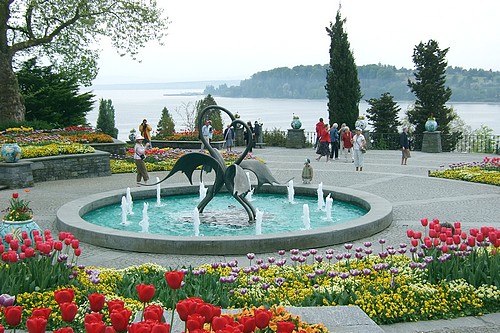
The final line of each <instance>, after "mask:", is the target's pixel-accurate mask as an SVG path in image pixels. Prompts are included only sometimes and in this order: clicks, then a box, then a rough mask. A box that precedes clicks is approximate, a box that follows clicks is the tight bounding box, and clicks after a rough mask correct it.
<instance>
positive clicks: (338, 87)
mask: <svg viewBox="0 0 500 333" xmlns="http://www.w3.org/2000/svg"><path fill="white" fill-rule="evenodd" d="M344 22H345V20H343V19H342V18H341V16H340V8H339V10H337V16H336V17H335V23H332V22H330V27H329V28H328V27H327V28H326V31H327V33H328V35H329V36H330V39H331V41H330V66H329V68H328V69H327V71H326V85H325V89H326V94H327V96H328V113H329V120H330V121H329V123H330V124H333V123H334V122H336V123H339V124H342V123H346V124H347V126H349V127H350V128H354V123H355V122H356V119H357V118H358V115H359V101H360V99H361V88H360V84H359V80H358V72H357V68H356V64H355V62H354V56H353V54H352V52H351V50H350V45H349V40H348V38H347V33H346V32H345V31H344Z"/></svg>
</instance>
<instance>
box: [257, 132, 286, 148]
mask: <svg viewBox="0 0 500 333" xmlns="http://www.w3.org/2000/svg"><path fill="white" fill-rule="evenodd" d="M262 138H263V141H264V142H265V143H266V145H267V146H272V147H286V132H285V131H282V130H280V129H279V128H276V127H275V128H273V129H272V130H270V131H269V130H265V131H263V132H262Z"/></svg>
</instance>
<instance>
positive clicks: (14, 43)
mask: <svg viewBox="0 0 500 333" xmlns="http://www.w3.org/2000/svg"><path fill="white" fill-rule="evenodd" d="M167 25H168V22H167V18H165V17H163V15H162V10H161V9H160V8H158V7H157V5H156V1H155V0H148V1H145V0H1V1H0V119H4V120H16V121H22V120H24V118H25V107H24V103H23V100H22V97H21V93H20V91H19V85H18V81H17V78H16V75H15V72H14V69H15V67H16V59H18V58H22V57H26V56H31V55H41V56H43V59H47V60H48V61H49V62H50V64H51V65H53V66H54V68H55V69H56V70H57V71H58V72H65V73H67V74H69V75H72V76H73V77H75V78H77V79H78V81H79V82H80V83H83V84H90V82H91V80H92V79H94V78H95V76H96V75H97V59H98V54H99V50H98V47H97V44H98V43H99V42H101V41H102V40H104V41H106V42H107V41H108V40H109V41H110V43H111V45H112V46H113V47H114V48H115V49H117V51H118V52H119V53H120V55H129V56H131V57H133V58H135V57H136V55H137V53H138V50H139V49H140V48H141V47H143V46H144V45H145V43H146V42H148V41H150V40H158V41H161V40H162V39H163V37H164V36H165V35H166V28H167ZM101 37H104V38H105V39H101Z"/></svg>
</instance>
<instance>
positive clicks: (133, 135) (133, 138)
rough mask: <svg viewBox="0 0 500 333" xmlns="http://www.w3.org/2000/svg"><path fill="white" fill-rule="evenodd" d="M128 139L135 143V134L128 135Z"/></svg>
mask: <svg viewBox="0 0 500 333" xmlns="http://www.w3.org/2000/svg"><path fill="white" fill-rule="evenodd" d="M128 139H129V140H130V141H132V142H133V141H135V133H130V134H129V135H128Z"/></svg>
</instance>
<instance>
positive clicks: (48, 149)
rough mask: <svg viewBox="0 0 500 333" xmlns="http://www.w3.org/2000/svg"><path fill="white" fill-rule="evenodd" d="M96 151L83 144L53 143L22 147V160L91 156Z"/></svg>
mask: <svg viewBox="0 0 500 333" xmlns="http://www.w3.org/2000/svg"><path fill="white" fill-rule="evenodd" d="M93 152H95V149H94V148H92V147H91V146H89V145H85V144H81V143H69V142H68V143H51V144H48V145H42V146H38V145H37V146H22V148H21V155H22V158H36V157H44V156H58V155H67V154H89V153H93Z"/></svg>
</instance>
